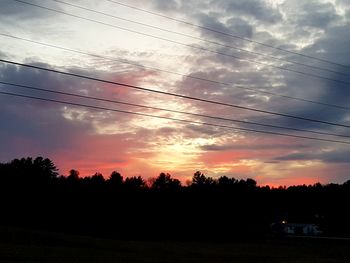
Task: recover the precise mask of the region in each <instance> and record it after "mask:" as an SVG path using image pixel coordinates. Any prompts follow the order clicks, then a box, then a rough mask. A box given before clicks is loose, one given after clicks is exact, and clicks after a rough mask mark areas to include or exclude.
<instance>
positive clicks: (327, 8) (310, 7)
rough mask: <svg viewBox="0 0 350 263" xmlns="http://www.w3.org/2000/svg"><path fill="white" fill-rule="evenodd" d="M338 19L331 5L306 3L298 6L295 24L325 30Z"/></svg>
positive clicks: (313, 2)
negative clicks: (298, 11)
mask: <svg viewBox="0 0 350 263" xmlns="http://www.w3.org/2000/svg"><path fill="white" fill-rule="evenodd" d="M337 19H339V16H338V15H337V13H336V10H335V8H334V6H333V5H332V4H331V3H320V2H317V1H308V2H306V3H304V4H301V5H300V13H298V14H296V18H295V20H296V22H297V24H298V25H299V26H310V27H317V28H322V29H324V28H326V27H328V26H329V25H330V24H331V23H332V22H334V21H336V20H337Z"/></svg>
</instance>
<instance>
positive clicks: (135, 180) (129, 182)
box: [124, 176, 146, 189]
mask: <svg viewBox="0 0 350 263" xmlns="http://www.w3.org/2000/svg"><path fill="white" fill-rule="evenodd" d="M124 185H125V187H126V188H128V189H142V188H144V187H145V186H146V182H145V181H144V180H143V179H142V177H141V176H137V177H136V176H133V177H127V178H126V179H125V182H124Z"/></svg>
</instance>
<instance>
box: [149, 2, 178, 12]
mask: <svg viewBox="0 0 350 263" xmlns="http://www.w3.org/2000/svg"><path fill="white" fill-rule="evenodd" d="M153 5H154V6H155V8H157V9H159V10H161V11H165V12H168V11H176V9H178V8H179V3H178V2H177V1H175V0H167V1H163V0H155V1H154V2H153Z"/></svg>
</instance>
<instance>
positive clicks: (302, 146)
mask: <svg viewBox="0 0 350 263" xmlns="http://www.w3.org/2000/svg"><path fill="white" fill-rule="evenodd" d="M295 148H299V149H306V148H310V145H308V144H292V145H288V144H258V143H257V144H224V145H218V144H209V145H203V146H201V149H202V150H204V151H231V150H259V151H264V150H276V149H295Z"/></svg>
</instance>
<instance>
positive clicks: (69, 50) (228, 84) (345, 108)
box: [0, 33, 350, 110]
mask: <svg viewBox="0 0 350 263" xmlns="http://www.w3.org/2000/svg"><path fill="white" fill-rule="evenodd" d="M0 36H4V37H9V38H13V39H17V40H21V41H25V42H29V43H33V44H37V45H41V46H45V47H50V48H55V49H59V50H63V51H68V52H72V53H76V54H82V55H87V56H91V57H97V58H101V59H105V60H109V61H116V62H118V63H123V64H127V65H132V66H136V67H139V68H142V69H150V70H152V71H156V72H164V73H168V74H173V75H177V76H182V77H186V78H190V79H195V80H200V81H205V82H209V83H213V84H218V85H223V86H227V87H232V88H235V89H242V90H247V91H250V92H255V93H260V94H265V95H269V96H275V97H280V98H284V99H291V100H297V101H301V102H305V103H312V104H316V105H322V106H326V107H331V108H337V109H342V110H350V108H349V107H346V106H341V105H336V104H331V103H326V102H321V101H315V100H309V99H304V98H300V97H293V96H288V95H282V94H278V93H274V92H270V91H264V90H260V89H254V88H250V87H245V86H238V85H236V84H235V83H228V82H222V81H216V80H211V79H206V78H201V77H196V76H193V75H188V74H185V73H181V72H175V71H171V70H165V69H160V68H156V67H149V66H144V65H142V64H139V63H136V62H131V61H129V60H125V59H117V58H113V57H107V56H102V55H99V54H96V53H90V52H87V51H82V50H76V49H71V48H66V47H62V46H57V45H53V44H49V43H43V42H39V41H35V40H31V39H27V38H23V37H18V36H13V35H9V34H4V33H0Z"/></svg>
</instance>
